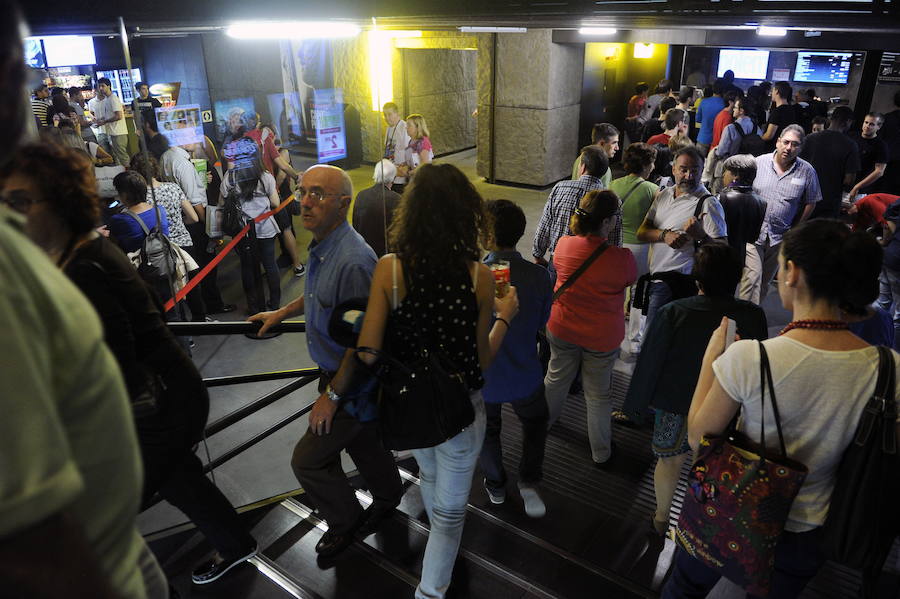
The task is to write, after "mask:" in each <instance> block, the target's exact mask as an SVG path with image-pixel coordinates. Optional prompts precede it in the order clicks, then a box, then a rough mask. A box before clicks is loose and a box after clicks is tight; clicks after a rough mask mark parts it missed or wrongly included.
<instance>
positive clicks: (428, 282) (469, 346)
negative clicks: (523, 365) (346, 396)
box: [332, 164, 518, 599]
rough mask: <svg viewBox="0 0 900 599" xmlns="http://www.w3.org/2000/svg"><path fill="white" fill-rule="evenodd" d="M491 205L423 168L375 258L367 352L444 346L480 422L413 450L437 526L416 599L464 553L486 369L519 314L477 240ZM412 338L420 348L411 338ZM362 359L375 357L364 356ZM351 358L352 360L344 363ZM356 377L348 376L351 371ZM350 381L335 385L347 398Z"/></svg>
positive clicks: (447, 171) (439, 171)
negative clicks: (500, 291)
mask: <svg viewBox="0 0 900 599" xmlns="http://www.w3.org/2000/svg"><path fill="white" fill-rule="evenodd" d="M485 221H486V217H485V212H484V201H483V200H482V198H481V196H480V195H479V194H478V192H477V191H475V188H474V187H473V186H472V184H471V183H470V182H469V180H468V179H467V178H466V176H465V175H464V174H463V173H462V172H460V170H459V169H457V168H456V167H454V166H453V165H450V164H425V165H423V166H422V167H420V168H419V170H418V171H417V174H416V178H415V179H413V181H412V183H411V184H410V186H409V187H407V188H406V190H405V192H404V194H403V199H402V200H401V202H400V205H399V207H398V208H397V212H396V215H395V217H394V222H393V224H392V225H391V229H390V238H391V247H392V248H394V249H395V250H396V253H395V254H388V255H386V256H384V257H383V258H381V259H380V260H379V261H378V264H377V266H376V267H375V274H374V277H373V280H372V288H371V291H370V293H369V303H368V307H367V309H366V317H365V322H364V323H363V327H362V331H361V332H360V335H359V341H358V344H359V346H360V347H370V348H374V349H376V350H379V349H381V348H382V347H385V346H387V347H388V348H389V351H390V353H391V355H392V356H394V357H395V358H397V359H398V360H400V361H401V362H404V363H408V362H410V361H412V360H414V359H415V357H416V352H415V351H414V350H413V347H416V346H417V345H418V341H416V340H413V339H412V338H411V336H410V335H409V332H410V331H411V330H415V331H416V334H415V336H416V337H417V339H421V342H422V343H423V344H424V345H425V347H441V348H442V349H443V351H444V352H445V353H446V355H447V356H448V358H449V359H450V360H451V361H452V362H453V363H454V365H455V366H456V369H457V371H458V372H460V373H461V374H462V376H463V379H464V381H465V384H466V386H467V387H468V389H469V392H470V399H471V402H472V406H473V408H474V410H475V421H474V422H473V423H472V424H471V425H470V426H468V427H466V428H465V429H463V430H462V431H461V432H459V433H458V434H457V435H456V436H454V437H452V438H450V439H448V440H447V441H444V442H443V443H440V444H439V445H436V446H434V447H428V448H424V449H414V450H413V455H414V456H415V458H416V461H417V462H418V464H419V478H420V479H421V489H422V500H423V502H424V503H425V510H426V512H427V513H428V519H429V521H430V522H431V533H430V534H429V536H428V544H427V546H426V548H425V561H424V563H423V565H422V579H421V581H420V582H419V585H418V588H416V597H417V598H420V599H423V598H428V599H431V598H440V597H444V595H445V594H446V592H447V588H448V587H449V586H450V578H451V575H452V573H453V563H454V562H455V560H456V554H457V552H458V550H459V542H460V538H461V537H462V528H463V522H464V519H465V515H466V501H467V500H468V497H469V489H470V487H471V485H472V474H473V472H474V470H475V463H476V462H477V461H478V456H479V454H480V452H481V443H482V441H483V440H484V432H485V411H484V402H483V400H482V397H481V387H482V386H483V385H484V379H483V376H482V373H483V372H484V370H485V369H487V367H488V365H489V364H490V362H491V360H492V359H493V356H494V354H495V353H496V351H497V349H498V348H499V346H500V344H501V342H502V341H503V336H504V335H506V332H507V329H508V324H507V323H508V322H509V320H510V319H511V318H512V317H513V316H515V314H516V312H517V311H518V300H517V298H516V295H515V290H514V288H512V289H513V290H512V291H511V292H510V293H509V294H508V295H507V296H506V297H504V298H502V299H498V300H496V309H497V318H496V319H494V317H493V315H492V313H493V311H494V308H495V299H494V279H493V276H492V275H491V271H490V270H489V268H488V267H487V266H485V265H483V264H481V263H480V262H479V258H480V255H481V247H480V245H479V240H480V239H482V234H483V233H484V230H485V228H486V222H485ZM414 341H415V342H414ZM359 355H360V359H362V360H363V361H365V362H367V363H370V364H372V363H374V362H375V361H376V358H375V357H374V356H373V355H371V354H368V353H360V354H359ZM347 363H352V361H345V364H347ZM348 376H350V375H348ZM344 380H345V377H343V376H340V375H339V376H338V377H336V378H335V379H334V380H333V381H332V387H333V388H334V390H335V392H336V393H338V395H340V393H341V391H342V385H343V381H344Z"/></svg>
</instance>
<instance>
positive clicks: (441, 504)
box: [412, 391, 485, 599]
mask: <svg viewBox="0 0 900 599" xmlns="http://www.w3.org/2000/svg"><path fill="white" fill-rule="evenodd" d="M471 400H472V406H473V407H474V408H475V422H473V423H472V424H471V425H470V426H468V427H466V428H465V429H464V430H462V431H460V432H459V434H457V435H456V436H455V437H453V438H452V439H448V440H447V441H444V442H443V443H441V444H440V445H437V446H435V447H427V448H425V449H414V450H413V452H412V453H413V456H414V457H415V458H416V462H418V464H419V480H420V482H421V489H422V502H423V503H424V504H425V511H426V512H427V513H428V521H429V522H430V523H431V532H430V533H429V534H428V543H427V544H426V545H425V559H424V561H423V562H422V580H420V581H419V586H418V587H416V599H441V598H443V597H444V595H445V594H446V593H447V589H448V588H449V587H450V579H451V577H452V575H453V564H454V563H455V562H456V554H457V553H458V552H459V542H460V539H462V532H463V524H464V523H465V518H466V502H467V501H468V500H469V490H470V489H471V487H472V474H473V473H474V472H475V463H476V462H477V461H478V456H479V454H480V453H481V444H482V442H483V441H484V429H485V414H484V401H483V400H482V398H481V391H475V392H473V393H472V395H471Z"/></svg>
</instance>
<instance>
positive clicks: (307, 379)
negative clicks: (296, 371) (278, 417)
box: [206, 368, 318, 437]
mask: <svg viewBox="0 0 900 599" xmlns="http://www.w3.org/2000/svg"><path fill="white" fill-rule="evenodd" d="M307 370H314V371H316V374H314V375H308V376H304V377H303V378H299V379H297V380H295V381H291V382H290V383H288V384H287V385H284V386H282V387H279V388H278V389H275V390H274V391H271V392H269V393H266V394H265V395H263V396H262V397H259V398H257V399H254V400H253V401H252V402H250V403H248V404H247V405H245V406H241V407H240V408H238V409H237V410H234V411H233V412H230V413H229V414H226V415H225V416H222V417H221V418H219V419H218V420H216V421H214V422H212V423H210V424H209V425H208V426H207V427H206V436H207V437H211V436H213V435H215V434H216V433H219V432H222V431H223V430H225V429H226V428H228V427H229V426H231V425H232V424H235V423H236V422H238V421H240V420H243V419H244V418H246V417H247V416H250V415H251V414H254V413H256V412H258V411H259V410H262V409H263V408H265V407H266V406H268V405H271V404H273V403H275V402H276V401H278V400H279V399H281V398H282V397H284V396H286V395H290V394H291V393H293V392H294V391H296V390H297V389H300V388H302V387H305V386H306V385H308V384H309V383H311V382H313V381H315V380H316V379H317V378H318V368H310V369H307Z"/></svg>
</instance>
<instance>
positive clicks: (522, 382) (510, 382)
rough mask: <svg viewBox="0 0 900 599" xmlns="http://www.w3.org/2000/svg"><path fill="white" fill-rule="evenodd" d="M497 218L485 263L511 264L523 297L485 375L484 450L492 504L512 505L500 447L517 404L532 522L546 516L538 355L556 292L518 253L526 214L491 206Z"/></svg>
mask: <svg viewBox="0 0 900 599" xmlns="http://www.w3.org/2000/svg"><path fill="white" fill-rule="evenodd" d="M487 209H488V211H489V212H490V213H491V214H492V215H493V217H494V241H493V246H494V251H492V252H491V253H490V254H488V256H487V258H485V262H486V263H488V264H492V263H496V262H499V261H501V260H503V261H506V262H509V269H510V283H511V284H512V285H514V286H515V287H516V290H517V291H518V294H519V313H518V315H517V316H516V318H515V320H513V321H512V322H511V323H509V327H510V328H509V332H508V333H507V334H506V337H505V338H504V339H503V344H502V345H501V346H500V349H499V351H498V352H497V356H496V358H495V359H494V362H493V363H492V364H491V367H490V368H489V369H488V371H487V372H486V373H485V375H484V380H485V383H484V388H483V389H482V394H483V395H484V407H485V411H486V413H487V430H486V432H485V437H484V445H483V446H482V449H481V458H480V464H481V469H482V471H484V474H485V479H484V488H485V490H486V491H487V493H488V497H489V498H490V500H491V502H492V503H495V504H500V503H503V502H504V501H505V500H506V489H505V486H506V471H505V470H504V468H503V456H502V451H501V446H500V425H501V417H500V412H501V409H502V406H503V403H511V404H512V408H513V410H514V411H515V412H516V415H517V416H518V417H519V421H520V422H521V423H522V459H521V460H520V462H519V493H520V494H521V495H522V499H523V500H524V503H525V512H526V513H527V514H528V515H529V516H531V517H532V518H540V517H541V516H543V515H544V514H545V513H546V507H545V506H544V502H543V500H542V499H541V497H540V495H539V494H538V490H537V485H538V483H540V481H541V478H542V465H543V461H544V442H545V440H546V438H547V419H548V417H549V413H548V410H547V400H546V399H545V398H544V380H543V369H542V367H541V363H540V361H539V360H538V355H537V344H536V339H537V332H538V330H539V329H541V328H543V327H544V325H545V324H547V319H548V318H549V317H550V306H551V305H552V303H553V286H552V285H551V283H550V275H549V273H548V272H547V269H546V268H544V267H542V266H538V265H537V264H533V263H531V262H529V261H527V260H525V259H524V258H522V256H521V254H519V252H517V251H516V243H518V241H519V239H521V237H522V235H524V233H525V213H524V212H523V211H522V209H521V208H519V207H518V206H517V205H516V204H514V203H512V202H510V201H509V200H497V201H492V202H488V204H487Z"/></svg>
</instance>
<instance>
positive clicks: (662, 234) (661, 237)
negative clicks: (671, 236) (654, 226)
mask: <svg viewBox="0 0 900 599" xmlns="http://www.w3.org/2000/svg"><path fill="white" fill-rule="evenodd" d="M668 232H669V229H663V230H662V231H660V233H659V238H658V239H657V240H656V241H657V243H659V242H663V243H664V242H665V241H666V233H668Z"/></svg>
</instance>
